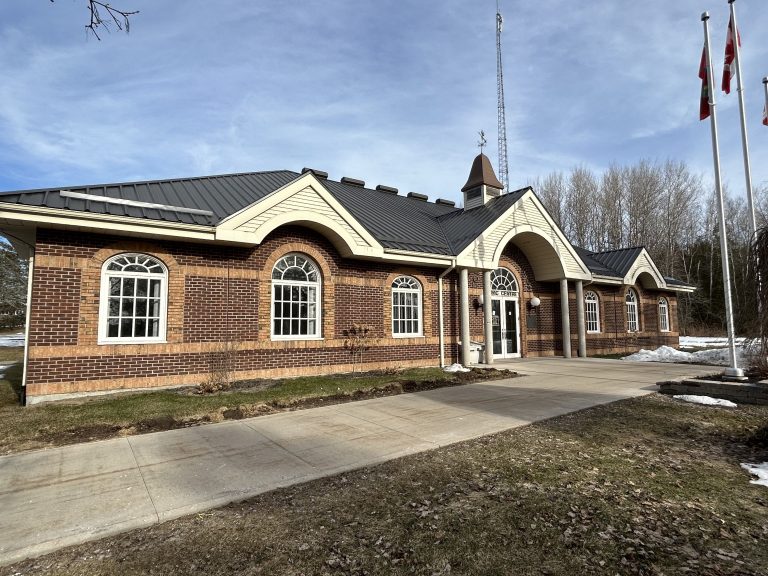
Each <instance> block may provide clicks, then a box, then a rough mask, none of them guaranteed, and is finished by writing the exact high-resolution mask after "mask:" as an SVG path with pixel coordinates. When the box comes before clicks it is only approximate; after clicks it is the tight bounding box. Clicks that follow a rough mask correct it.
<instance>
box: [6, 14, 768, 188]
mask: <svg viewBox="0 0 768 576" xmlns="http://www.w3.org/2000/svg"><path fill="white" fill-rule="evenodd" d="M112 3H113V4H114V5H115V6H117V7H120V8H124V9H135V10H140V12H141V13H140V14H138V15H136V16H134V17H132V29H131V33H130V34H129V35H125V34H122V33H118V32H113V33H112V34H103V35H102V41H101V42H98V41H96V40H95V39H93V38H86V35H85V33H84V28H83V26H84V24H85V23H86V20H87V12H86V2H85V1H84V0H56V2H55V3H51V2H49V1H48V0H2V3H0V77H1V78H2V81H1V82H0V190H15V189H24V188H34V187H49V186H50V187H58V186H61V187H66V186H74V185H77V184H90V183H103V182H116V181H125V180H140V179H155V178H166V177H180V176H198V175H207V174H221V173H230V172H248V171H259V170H276V169H291V170H300V169H301V168H302V167H304V166H311V167H315V168H319V169H322V170H326V171H328V172H329V173H330V176H331V177H332V178H335V179H338V178H341V177H342V176H351V177H354V178H360V179H363V180H365V181H366V182H367V183H368V184H369V185H376V184H379V183H381V184H387V185H391V186H396V187H399V188H400V190H401V193H404V192H408V191H416V192H421V193H425V194H429V196H430V198H432V199H434V198H436V197H443V198H452V199H455V200H458V199H459V196H460V189H461V187H462V185H463V184H464V182H465V180H466V177H467V174H468V171H469V167H470V165H471V161H472V158H473V157H474V156H475V154H476V153H477V147H476V142H477V131H478V130H480V129H484V130H485V131H486V133H487V135H488V142H489V147H488V149H487V152H488V154H489V156H490V157H491V159H492V161H493V162H494V165H495V164H496V153H497V150H496V61H495V58H496V56H495V9H496V7H495V2H494V1H493V0H474V1H471V2H470V1H466V0H464V1H460V0H441V1H440V2H434V1H433V2H430V1H426V0H379V1H377V2H360V1H358V2H352V1H347V0H324V1H316V0H305V1H301V2H275V1H270V0H263V1H261V2H246V1H242V0H240V1H234V0H219V1H217V2H212V1H210V0H184V1H183V2H179V1H171V0H112ZM737 9H738V16H739V24H740V29H741V34H742V41H743V47H742V66H743V70H744V79H745V83H746V91H745V96H746V103H747V107H748V114H749V117H748V121H749V130H750V141H751V152H752V164H753V175H754V181H755V183H756V184H757V185H768V128H766V127H763V126H761V124H760V120H761V117H760V116H761V112H762V103H763V91H762V90H763V88H762V83H761V80H762V78H763V76H766V75H768V39H767V38H768V37H767V36H766V34H765V31H766V30H768V5H766V2H765V0H739V1H738V2H737ZM703 10H709V11H710V13H711V16H712V19H711V21H710V22H711V25H712V27H711V33H712V43H713V61H714V62H715V65H716V76H718V77H719V76H720V74H721V70H722V58H723V49H724V43H725V32H726V25H727V21H728V4H727V1H726V0H717V1H715V0H706V1H705V0H677V1H675V2H670V1H669V0H646V1H644V2H634V1H631V0H616V1H614V2H602V3H599V4H598V3H593V2H573V1H565V0H539V1H538V2H523V1H522V0H502V12H503V13H504V15H505V28H504V38H503V44H504V60H505V81H506V84H505V90H506V105H507V107H506V109H507V130H508V142H509V144H508V145H509V167H510V184H511V186H512V187H513V188H517V187H521V186H524V185H527V184H529V183H531V182H532V181H533V180H534V179H535V178H536V177H537V176H544V175H545V174H547V173H549V172H551V171H553V170H565V171H567V170H569V169H570V168H572V167H574V166H577V165H584V166H587V167H590V168H592V169H594V170H602V169H604V168H605V167H606V166H608V165H609V164H610V163H611V162H617V163H619V164H631V163H634V162H636V161H638V160H639V159H641V158H648V159H651V160H665V159H666V158H673V159H680V160H684V161H686V162H687V163H688V164H689V165H690V166H691V167H692V168H693V169H694V170H695V171H697V172H701V173H703V174H704V175H705V176H708V177H709V176H710V175H711V173H712V155H711V141H710V132H709V123H708V122H699V121H698V105H699V90H700V82H699V80H698V78H697V72H698V64H699V58H700V55H701V47H702V42H703V40H702V38H703V36H702V26H701V21H700V15H701V12H702V11H703ZM718 110H719V127H720V135H721V146H722V154H723V176H724V180H725V181H726V183H727V184H728V185H729V187H730V189H731V192H732V193H734V194H743V190H744V183H743V178H744V176H743V168H742V156H741V144H740V132H739V125H738V103H737V99H736V94H735V91H734V92H732V93H731V95H730V96H728V97H725V96H724V95H723V94H722V93H721V92H718Z"/></svg>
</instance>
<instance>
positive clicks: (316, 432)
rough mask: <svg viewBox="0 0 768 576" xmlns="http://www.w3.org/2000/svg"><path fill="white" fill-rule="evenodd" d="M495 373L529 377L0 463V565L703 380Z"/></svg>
mask: <svg viewBox="0 0 768 576" xmlns="http://www.w3.org/2000/svg"><path fill="white" fill-rule="evenodd" d="M504 367H507V368H510V369H513V370H516V371H518V372H521V373H524V374H528V376H526V377H525V378H515V379H509V380H499V381H495V382H482V383H477V384H470V385H467V386H458V387H452V388H443V389H439V390H431V391H429V392H421V393H417V394H404V395H401V396H391V397H386V398H377V399H374V400H365V401H361V402H354V403H349V404H339V405H335V406H327V407H322V408H314V409H311V410H303V411H297V412H286V413H282V414H275V415H271V416H262V417H258V418H252V419H248V420H239V421H230V422H224V423H221V424H211V425H207V426H199V427H195V428H186V429H182V430H172V431H169V432H158V433H154V434H147V435H143V436H132V437H127V438H119V439H114V440H105V441H101V442H93V443H89V444H79V445H74V446H67V447H64V448H55V449H49V450H40V451H36V452H29V453H25V454H18V455H13V456H4V457H0V565H6V564H10V563H12V562H14V561H16V560H20V559H23V558H26V557H30V556H35V555H39V554H43V553H46V552H51V551H53V550H56V549H58V548H61V547H63V546H67V545H70V544H77V543H80V542H85V541H88V540H94V539H97V538H100V537H103V536H107V535H109V534H115V533H119V532H123V531H127V530H131V529H133V528H138V527H143V526H149V525H151V524H155V523H158V522H163V521H165V520H169V519H172V518H177V517H179V516H183V515H186V514H191V513H193V512H197V511H201V510H206V509H209V508H213V507H216V506H220V505H223V504H226V503H229V502H233V501H237V500H241V499H244V498H247V497H249V496H253V495H256V494H259V493H262V492H266V491H269V490H274V489H275V488H279V487H281V486H288V485H291V484H296V483H299V482H305V481H307V480H312V479H314V478H319V477H322V476H328V475H332V474H336V473H339V472H342V471H345V470H350V469H354V468H360V467H363V466H368V465H371V464H376V463H379V462H383V461H386V460H391V459H393V458H397V457H400V456H405V455H407V454H413V453H415V452H421V451H424V450H429V449H432V448H436V447H439V446H445V445H447V444H452V443H455V442H460V441H463V440H468V439H471V438H476V437H478V436H483V435H486V434H493V433H495V432H500V431H502V430H507V429H509V428H514V427H517V426H522V425H525V424H529V423H530V422H534V421H536V420H541V419H544V418H550V417H552V416H557V415H559V414H564V413H567V412H572V411H575V410H580V409H582V408H587V407H589V406H595V405H597V404H605V403H607V402H613V401H615V400H619V399H622V398H629V397H633V396H640V395H643V394H648V393H650V392H653V391H655V390H656V386H655V385H654V384H655V382H657V381H659V380H666V379H669V378H671V377H676V376H681V375H693V374H707V373H711V372H712V371H713V369H712V368H703V367H692V366H681V365H673V364H649V363H626V362H619V361H612V360H594V359H584V360H581V359H579V360H564V359H559V358H558V359H552V358H550V359H526V360H518V361H514V362H507V363H505V364H504Z"/></svg>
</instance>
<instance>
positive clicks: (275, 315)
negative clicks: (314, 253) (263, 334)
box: [272, 254, 321, 339]
mask: <svg viewBox="0 0 768 576" xmlns="http://www.w3.org/2000/svg"><path fill="white" fill-rule="evenodd" d="M320 302H321V298H320V272H319V271H318V268H317V265H316V264H315V263H314V262H312V261H311V260H310V259H309V258H307V257H306V256H304V255H302V254H288V255H286V256H283V257H282V258H280V260H278V261H277V263H275V267H274V268H272V336H273V337H275V338H287V339H299V338H319V337H320Z"/></svg>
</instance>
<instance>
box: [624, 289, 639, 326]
mask: <svg viewBox="0 0 768 576" xmlns="http://www.w3.org/2000/svg"><path fill="white" fill-rule="evenodd" d="M625 302H626V306H627V332H639V331H640V318H639V316H638V309H637V303H638V298H637V292H635V291H634V290H633V289H632V288H629V289H628V290H627V295H626V297H625Z"/></svg>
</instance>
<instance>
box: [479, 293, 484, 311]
mask: <svg viewBox="0 0 768 576" xmlns="http://www.w3.org/2000/svg"><path fill="white" fill-rule="evenodd" d="M484 303H485V298H483V295H482V294H480V296H478V297H477V305H478V307H480V308H482V306H483V304H484Z"/></svg>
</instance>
